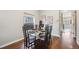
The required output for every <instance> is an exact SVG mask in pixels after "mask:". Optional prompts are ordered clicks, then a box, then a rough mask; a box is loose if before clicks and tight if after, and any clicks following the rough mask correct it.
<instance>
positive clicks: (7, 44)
mask: <svg viewBox="0 0 79 59" xmlns="http://www.w3.org/2000/svg"><path fill="white" fill-rule="evenodd" d="M23 39H24V38H21V39H17V40H15V41H12V42H10V43H6V44H4V45H1V46H0V48H4V47H6V46H9V45H11V44H13V43H16V42H19V41H21V40H23Z"/></svg>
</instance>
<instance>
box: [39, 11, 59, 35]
mask: <svg viewBox="0 0 79 59" xmlns="http://www.w3.org/2000/svg"><path fill="white" fill-rule="evenodd" d="M41 15H46V16H53V31H52V35H54V36H59V11H58V10H42V11H40V16H41Z"/></svg>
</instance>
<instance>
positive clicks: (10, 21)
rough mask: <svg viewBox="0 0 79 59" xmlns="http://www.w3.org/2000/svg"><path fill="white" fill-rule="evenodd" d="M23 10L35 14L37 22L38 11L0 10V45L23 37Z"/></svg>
mask: <svg viewBox="0 0 79 59" xmlns="http://www.w3.org/2000/svg"><path fill="white" fill-rule="evenodd" d="M24 12H27V13H30V14H33V15H35V18H36V21H37V23H38V19H39V18H38V17H39V16H38V11H33V10H30V11H28V10H26V11H25V10H24V11H20V10H17V11H15V10H12V11H10V10H0V46H1V45H3V44H6V43H9V42H11V41H14V40H17V39H19V38H22V37H23V33H22V25H23V16H24Z"/></svg>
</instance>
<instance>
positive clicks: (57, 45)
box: [2, 36, 79, 49]
mask: <svg viewBox="0 0 79 59" xmlns="http://www.w3.org/2000/svg"><path fill="white" fill-rule="evenodd" d="M73 40H74V41H73V43H72V48H73V49H78V48H79V46H78V45H77V43H76V39H73ZM2 49H24V40H21V41H19V42H16V43H14V44H11V45H8V46H6V47H4V48H2ZM48 49H71V47H69V48H64V47H63V46H62V42H61V39H60V38H59V37H56V36H53V38H52V39H51V41H50V44H49V45H48Z"/></svg>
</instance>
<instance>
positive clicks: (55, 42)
mask: <svg viewBox="0 0 79 59" xmlns="http://www.w3.org/2000/svg"><path fill="white" fill-rule="evenodd" d="M73 40H74V41H73V43H72V49H78V48H79V46H78V45H77V43H76V39H73ZM49 49H71V47H68V48H64V46H62V42H61V39H60V38H59V37H55V36H54V37H53V38H52V40H51V42H50V45H49Z"/></svg>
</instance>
